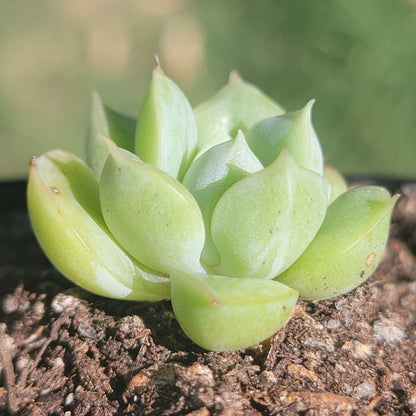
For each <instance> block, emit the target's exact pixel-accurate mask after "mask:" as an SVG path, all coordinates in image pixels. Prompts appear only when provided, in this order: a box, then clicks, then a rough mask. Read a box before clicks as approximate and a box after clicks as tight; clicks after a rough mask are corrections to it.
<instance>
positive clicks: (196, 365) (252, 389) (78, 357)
mask: <svg viewBox="0 0 416 416" xmlns="http://www.w3.org/2000/svg"><path fill="white" fill-rule="evenodd" d="M400 192H401V193H402V197H401V199H400V200H399V202H398V204H397V206H396V208H395V211H394V216H393V223H392V227H391V237H390V240H389V243H388V247H387V249H386V252H385V255H384V258H383V261H382V263H381V265H380V267H379V268H378V270H377V271H376V273H375V274H374V275H373V276H372V277H371V278H370V280H369V281H368V282H366V283H365V284H363V285H362V286H361V287H359V288H357V289H356V290H355V291H353V292H352V293H349V294H347V295H344V296H339V297H336V298H334V299H331V300H327V301H321V302H299V303H298V307H297V308H296V310H295V312H294V313H293V315H292V318H291V319H290V320H289V322H288V323H287V325H286V326H285V327H284V328H283V329H282V330H280V331H279V332H278V333H277V334H276V335H275V336H274V337H272V338H271V339H269V340H267V341H265V342H263V343H262V344H258V345H255V346H253V347H251V348H247V349H244V350H240V351H235V352H226V353H217V352H206V351H203V350H202V349H200V348H199V347H197V346H196V345H194V344H193V343H192V342H190V341H189V340H188V339H187V337H186V336H185V335H184V334H183V332H182V331H181V329H180V328H179V326H178V324H177V322H176V320H175V317H174V315H173V313H172V309H171V306H170V304H169V302H159V303H153V304H149V303H133V302H123V301H115V300H108V299H104V298H100V297H98V296H94V295H91V294H88V293H87V292H85V291H83V290H81V289H79V288H76V287H74V286H73V285H72V283H71V282H69V281H67V280H66V279H65V278H63V277H62V276H61V275H60V274H59V273H58V272H56V271H55V270H54V268H53V267H52V266H51V265H50V264H49V263H48V261H47V260H46V258H45V257H44V255H43V254H42V252H41V250H40V248H39V246H38V244H37V243H36V241H35V239H34V237H33V234H32V232H31V229H30V225H29V222H28V218H27V214H26V211H25V210H24V209H14V211H13V212H7V211H6V212H2V213H0V247H1V249H0V372H1V374H0V376H1V377H0V414H1V415H8V414H10V415H35V416H36V415H65V416H70V415H75V416H81V415H123V414H127V415H199V416H207V415H230V416H231V415H305V416H306V415H307V416H312V415H355V416H364V415H366V416H372V415H412V414H413V415H416V343H415V342H416V325H415V322H416V258H415V256H416V184H407V185H405V186H403V187H402V189H401V191H400Z"/></svg>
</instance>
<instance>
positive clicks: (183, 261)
mask: <svg viewBox="0 0 416 416" xmlns="http://www.w3.org/2000/svg"><path fill="white" fill-rule="evenodd" d="M312 105H313V101H310V102H309V103H307V104H306V106H305V107H304V108H303V109H301V110H299V111H297V112H291V113H284V111H283V110H282V108H281V107H280V106H279V105H278V104H276V103H275V102H274V101H273V100H271V99H270V98H269V97H267V96H265V95H264V94H263V93H262V92H261V91H260V90H259V89H257V88H256V87H254V86H252V85H250V84H247V83H246V82H244V81H243V80H242V79H241V78H240V77H239V76H238V75H237V74H236V73H232V75H231V76H230V80H229V82H228V84H227V85H226V86H225V87H223V88H222V89H221V90H220V91H219V92H218V93H217V94H216V95H214V97H212V98H211V99H209V100H208V101H206V102H205V103H202V104H200V105H199V106H197V107H196V108H195V110H193V109H192V107H191V105H190V104H189V102H188V100H187V98H186V97H185V95H184V94H183V92H182V91H181V90H180V89H179V87H178V86H177V85H176V84H175V83H174V82H173V81H172V80H171V79H169V78H168V77H167V76H166V75H165V74H164V72H163V71H162V69H161V68H160V65H159V64H157V66H156V68H155V70H154V71H153V75H152V80H151V83H150V87H149V91H148V93H147V95H146V98H145V100H144V103H143V105H142V109H141V112H140V114H139V117H138V120H137V122H136V120H135V119H133V118H131V117H128V116H125V115H122V114H119V113H118V112H116V111H114V110H112V109H110V108H109V107H106V106H105V105H104V104H103V103H102V101H101V99H100V97H99V96H98V94H96V93H94V94H93V105H92V116H91V127H90V131H89V134H88V137H87V163H88V165H87V164H85V163H84V162H83V161H82V160H81V159H79V158H78V157H76V156H75V155H73V154H71V153H69V152H66V151H62V150H53V151H50V152H47V153H46V154H44V155H42V156H40V157H38V158H35V159H34V160H33V161H32V163H31V168H30V176H29V184H28V207H29V213H30V219H31V222H32V226H33V229H34V232H35V234H36V236H37V238H38V240H39V243H40V245H41V246H42V248H43V250H44V252H45V253H46V255H47V256H48V258H49V259H50V260H51V262H52V263H53V264H54V265H55V267H56V268H57V269H58V270H59V271H60V272H61V273H62V274H63V275H65V276H66V277H67V278H69V279H70V280H72V281H73V282H75V283H76V284H78V285H80V286H82V287H83V288H85V289H86V290H89V291H91V292H93V293H96V294H99V295H102V296H107V297H112V298H117V299H128V300H137V301H158V300H162V299H171V302H172V306H173V310H174V313H175V314H176V316H177V319H178V322H179V323H180V325H181V326H182V328H183V330H184V332H185V333H186V334H187V335H188V336H189V337H190V338H191V339H192V340H193V341H194V342H195V343H197V344H198V345H200V346H202V347H203V348H206V349H211V350H217V351H218V350H233V349H239V348H244V347H248V346H250V345H252V344H254V343H257V342H261V341H262V340H264V339H265V338H267V337H270V336H271V335H273V334H274V333H275V332H276V331H278V330H279V328H281V327H282V326H283V325H284V324H285V322H286V321H287V320H288V319H289V317H290V315H291V312H292V310H293V308H294V306H295V303H296V300H297V298H298V295H299V296H300V297H301V298H303V299H323V298H328V297H331V296H336V295H339V294H342V293H345V292H347V291H349V290H351V289H353V288H354V287H356V286H358V285H359V284H361V283H362V282H363V281H365V280H366V279H367V278H368V277H369V276H370V275H371V273H372V272H373V271H374V269H375V268H376V266H377V264H378V263H379V261H380V259H381V256H382V252H383V249H384V246H385V244H386V240H387V236H388V229H389V221H390V216H391V212H392V209H393V206H394V203H395V201H396V199H397V196H395V197H393V198H392V197H391V196H390V195H389V193H388V192H387V191H386V190H385V189H383V188H380V187H370V186H369V187H362V188H357V189H353V190H347V186H346V183H345V180H344V179H343V178H342V176H341V175H340V174H339V172H337V171H336V170H335V169H333V168H330V167H327V166H324V163H323V156H322V150H321V146H320V144H319V140H318V137H317V135H316V133H315V130H314V129H313V126H312V123H311V110H312Z"/></svg>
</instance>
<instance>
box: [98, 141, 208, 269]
mask: <svg viewBox="0 0 416 416" xmlns="http://www.w3.org/2000/svg"><path fill="white" fill-rule="evenodd" d="M107 143H108V145H109V149H110V155H109V157H108V159H107V162H106V164H105V165H104V168H103V172H102V174H101V179H100V202H101V209H102V212H103V216H104V219H105V221H106V223H107V226H108V228H109V229H110V231H111V233H112V234H113V235H114V237H115V238H116V239H117V241H118V242H119V243H120V244H121V245H122V246H123V247H124V248H125V250H127V252H128V253H130V254H131V255H132V256H133V257H134V258H136V259H137V260H139V261H140V262H142V263H143V264H145V265H146V266H148V267H150V268H152V269H155V270H159V271H161V272H163V273H167V274H169V273H170V272H171V271H172V270H175V269H181V270H193V271H202V267H201V266H200V264H199V259H200V254H201V251H202V247H203V245H204V238H205V231H204V223H203V219H202V215H201V211H200V209H199V207H198V204H197V203H196V201H195V200H194V198H193V197H192V195H191V193H190V192H189V191H188V190H187V189H186V188H185V187H184V186H183V185H182V184H180V183H179V182H178V181H176V180H175V179H173V178H172V177H171V176H169V175H168V174H166V173H165V172H163V171H161V170H159V169H157V168H154V167H153V166H150V165H148V164H147V163H144V162H142V161H141V160H140V159H139V158H138V157H137V156H135V155H134V154H132V153H130V152H127V151H123V150H122V149H118V148H117V147H116V146H115V145H114V143H111V142H110V141H107Z"/></svg>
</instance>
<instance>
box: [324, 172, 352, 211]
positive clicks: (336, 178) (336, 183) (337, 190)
mask: <svg viewBox="0 0 416 416" xmlns="http://www.w3.org/2000/svg"><path fill="white" fill-rule="evenodd" d="M324 177H325V178H326V180H327V181H328V182H329V184H330V186H331V195H330V199H329V203H331V202H332V201H334V200H335V199H336V198H338V197H339V196H340V195H341V194H343V193H344V192H346V191H347V189H348V186H347V182H346V181H345V179H344V177H343V176H342V175H341V174H340V173H339V172H338V171H337V170H336V169H335V168H333V167H332V166H325V167H324Z"/></svg>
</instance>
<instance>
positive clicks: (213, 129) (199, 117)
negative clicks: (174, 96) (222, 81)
mask: <svg viewBox="0 0 416 416" xmlns="http://www.w3.org/2000/svg"><path fill="white" fill-rule="evenodd" d="M283 112H284V111H283V109H282V108H281V107H280V106H279V105H278V104H276V103H275V102H274V101H272V100H271V99H270V98H269V97H267V96H266V95H265V94H263V93H262V92H261V91H260V90H259V89H258V88H256V87H254V86H253V85H251V84H248V83H246V82H244V81H243V80H242V79H241V78H240V77H239V75H238V74H237V73H236V72H232V73H231V75H230V80H229V82H228V84H227V85H226V86H225V87H223V88H222V89H221V90H220V91H218V93H217V94H215V95H214V96H213V97H212V98H211V99H209V100H207V101H205V102H203V103H202V104H200V105H198V106H197V107H196V108H195V118H196V123H197V126H198V150H200V152H199V154H202V153H203V152H205V151H206V150H208V149H209V148H210V147H212V146H215V145H216V144H219V143H223V142H225V141H227V140H230V139H231V138H233V137H235V135H236V133H237V131H238V130H240V129H241V130H243V132H246V131H247V129H248V128H250V127H251V126H252V125H254V124H255V123H257V122H258V121H260V120H263V119H264V118H268V117H273V116H276V115H278V114H283Z"/></svg>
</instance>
